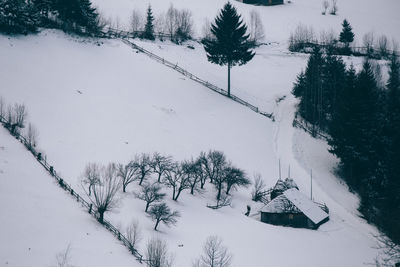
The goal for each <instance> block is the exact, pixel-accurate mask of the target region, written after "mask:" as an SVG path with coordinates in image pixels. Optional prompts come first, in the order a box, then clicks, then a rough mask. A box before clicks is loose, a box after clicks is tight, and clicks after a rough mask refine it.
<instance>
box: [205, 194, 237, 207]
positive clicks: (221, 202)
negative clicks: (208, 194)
mask: <svg viewBox="0 0 400 267" xmlns="http://www.w3.org/2000/svg"><path fill="white" fill-rule="evenodd" d="M231 204H232V198H231V197H230V196H229V195H227V194H225V193H221V196H220V198H219V199H217V202H216V203H215V204H214V205H210V204H207V208H210V209H220V208H222V207H226V206H230V205H231Z"/></svg>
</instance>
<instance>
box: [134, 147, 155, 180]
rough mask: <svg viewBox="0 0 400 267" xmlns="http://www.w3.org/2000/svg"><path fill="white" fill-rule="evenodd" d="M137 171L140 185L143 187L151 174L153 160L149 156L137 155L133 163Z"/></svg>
mask: <svg viewBox="0 0 400 267" xmlns="http://www.w3.org/2000/svg"><path fill="white" fill-rule="evenodd" d="M131 164H132V165H133V167H134V168H135V169H137V174H136V175H137V177H136V178H137V179H138V180H139V185H142V183H143V181H144V180H146V179H147V178H148V177H149V175H150V174H151V170H152V169H151V160H150V156H149V155H148V154H145V153H142V154H141V155H139V156H138V155H136V156H135V159H134V160H133V162H132V163H131Z"/></svg>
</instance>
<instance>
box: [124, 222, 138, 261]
mask: <svg viewBox="0 0 400 267" xmlns="http://www.w3.org/2000/svg"><path fill="white" fill-rule="evenodd" d="M125 234H126V239H128V242H129V250H130V251H131V252H132V253H133V252H135V251H136V247H137V245H138V244H139V242H140V241H141V240H142V232H141V229H140V226H139V222H138V221H136V220H134V221H132V223H131V224H130V225H129V226H128V227H127V228H126V233H125Z"/></svg>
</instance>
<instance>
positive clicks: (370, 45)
mask: <svg viewBox="0 0 400 267" xmlns="http://www.w3.org/2000/svg"><path fill="white" fill-rule="evenodd" d="M374 39H375V36H374V33H373V32H368V33H366V34H364V36H363V45H364V47H365V49H366V50H367V54H368V55H372V54H373V52H374Z"/></svg>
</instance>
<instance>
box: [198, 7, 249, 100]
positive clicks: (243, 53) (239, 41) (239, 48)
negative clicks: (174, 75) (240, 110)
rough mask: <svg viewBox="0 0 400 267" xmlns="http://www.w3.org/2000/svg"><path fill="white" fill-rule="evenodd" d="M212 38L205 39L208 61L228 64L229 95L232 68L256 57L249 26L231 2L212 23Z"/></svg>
mask: <svg viewBox="0 0 400 267" xmlns="http://www.w3.org/2000/svg"><path fill="white" fill-rule="evenodd" d="M211 32H212V35H213V36H212V38H211V39H205V40H203V44H204V49H205V50H206V52H207V58H208V61H210V62H212V63H214V64H218V65H221V66H224V65H227V66H228V96H229V97H230V95H231V68H232V67H233V66H236V65H239V66H241V65H244V64H246V63H247V62H249V61H250V60H251V59H252V58H253V57H254V52H253V51H252V50H251V44H250V42H249V34H247V26H246V24H245V23H244V22H243V20H242V19H241V16H240V15H239V14H238V13H237V11H236V8H235V7H234V6H232V4H231V3H230V2H228V3H226V4H225V6H224V7H223V9H222V10H221V12H220V14H219V15H218V16H217V17H216V18H215V22H214V23H213V24H212V25H211Z"/></svg>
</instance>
